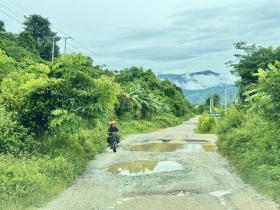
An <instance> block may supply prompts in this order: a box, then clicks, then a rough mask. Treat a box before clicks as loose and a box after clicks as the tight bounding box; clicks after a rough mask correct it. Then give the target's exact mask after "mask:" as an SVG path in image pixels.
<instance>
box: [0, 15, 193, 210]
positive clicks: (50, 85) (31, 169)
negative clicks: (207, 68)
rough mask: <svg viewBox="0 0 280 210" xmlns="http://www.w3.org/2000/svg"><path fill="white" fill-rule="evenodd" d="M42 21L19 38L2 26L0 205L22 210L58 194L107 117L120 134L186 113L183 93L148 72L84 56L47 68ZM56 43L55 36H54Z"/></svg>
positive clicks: (172, 121)
mask: <svg viewBox="0 0 280 210" xmlns="http://www.w3.org/2000/svg"><path fill="white" fill-rule="evenodd" d="M52 36H55V37H56V35H55V33H53V32H52V31H51V30H50V23H49V22H48V20H46V19H44V18H42V17H41V16H38V15H33V16H30V17H27V18H26V21H25V22H24V31H23V32H22V33H20V34H12V33H8V32H5V28H4V24H2V22H0V82H1V83H0V118H1V121H0V206H1V208H2V209H27V208H30V207H32V206H34V207H35V206H38V205H40V204H41V203H42V202H44V201H46V200H48V199H49V198H50V197H52V196H53V195H55V194H56V193H58V192H59V191H61V190H62V189H63V188H64V187H66V186H67V185H68V184H69V183H71V181H73V180H74V179H75V178H76V177H77V176H78V175H79V174H81V173H82V172H83V170H84V168H85V165H86V162H87V160H89V159H92V158H94V156H95V155H96V154H97V153H99V152H102V151H104V149H105V148H106V146H107V145H106V129H107V123H108V121H109V120H112V119H116V120H117V121H118V122H119V127H120V129H121V133H122V134H123V135H126V134H130V133H136V132H143V131H148V130H153V129H157V128H162V127H167V126H171V125H176V124H179V123H181V122H182V120H184V119H186V118H188V117H190V116H191V115H192V107H191V105H190V104H189V103H188V102H187V101H186V99H185V97H184V95H183V93H182V90H181V89H179V88H178V87H176V86H175V85H173V84H171V83H170V82H169V81H161V80H159V79H158V78H157V77H156V76H155V74H154V73H153V72H152V71H151V70H146V69H143V68H138V67H132V68H128V69H124V70H122V71H120V73H118V74H115V73H114V72H113V71H110V70H103V69H102V68H101V67H100V66H95V65H93V61H92V59H91V58H88V57H86V56H83V55H82V54H66V55H65V54H64V55H59V51H58V47H57V46H56V50H55V57H56V59H55V62H54V64H53V65H51V64H50V62H49V60H50V56H51V55H50V52H51V47H50V43H51V42H50V38H51V37H52ZM55 39H56V41H57V40H58V38H57V37H56V38H55Z"/></svg>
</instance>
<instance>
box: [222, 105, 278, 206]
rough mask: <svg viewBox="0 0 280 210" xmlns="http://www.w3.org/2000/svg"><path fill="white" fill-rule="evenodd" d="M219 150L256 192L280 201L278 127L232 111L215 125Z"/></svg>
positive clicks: (251, 115)
mask: <svg viewBox="0 0 280 210" xmlns="http://www.w3.org/2000/svg"><path fill="white" fill-rule="evenodd" d="M217 133H218V137H219V139H218V141H217V146H218V151H219V152H220V153H221V154H222V155H223V156H225V157H226V158H227V159H228V160H229V161H230V162H231V163H232V165H233V166H234V167H235V168H236V169H237V171H238V172H239V173H240V175H241V176H242V177H243V179H244V180H245V181H246V182H248V183H250V184H252V185H253V186H254V187H255V188H256V190H258V191H259V192H261V193H264V194H266V195H268V196H270V197H272V198H274V199H275V200H276V201H277V202H280V153H279V151H280V144H279V140H280V133H279V129H278V125H277V124H275V123H273V122H271V121H269V120H267V119H265V118H263V117H261V116H260V115H258V114H257V113H255V114H251V113H250V114H246V113H244V112H243V111H238V110H236V109H235V108H232V109H230V110H229V112H228V114H227V116H226V117H224V118H222V119H221V120H220V121H219V122H218V126H217Z"/></svg>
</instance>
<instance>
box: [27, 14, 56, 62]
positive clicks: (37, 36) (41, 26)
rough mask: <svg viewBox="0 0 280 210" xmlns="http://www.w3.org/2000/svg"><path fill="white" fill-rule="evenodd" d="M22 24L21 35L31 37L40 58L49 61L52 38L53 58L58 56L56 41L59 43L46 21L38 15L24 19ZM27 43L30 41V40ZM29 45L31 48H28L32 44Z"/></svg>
mask: <svg viewBox="0 0 280 210" xmlns="http://www.w3.org/2000/svg"><path fill="white" fill-rule="evenodd" d="M23 24H24V32H23V33H28V34H30V35H31V37H32V38H33V39H34V40H35V42H36V44H37V48H38V51H39V54H40V56H41V58H43V59H45V60H51V58H52V41H53V37H55V49H54V56H55V57H57V56H58V54H59V47H58V45H57V41H59V37H58V36H57V35H56V33H55V32H53V31H52V30H51V23H50V22H49V20H48V19H46V18H43V17H42V16H40V15H36V14H34V15H31V16H29V17H25V21H24V23H23ZM25 37H26V36H25ZM27 38H28V37H27ZM28 41H30V39H29V40H28ZM31 45H32V46H29V48H32V47H33V44H31Z"/></svg>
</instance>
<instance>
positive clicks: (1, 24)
mask: <svg viewBox="0 0 280 210" xmlns="http://www.w3.org/2000/svg"><path fill="white" fill-rule="evenodd" d="M5 31H6V29H5V23H4V22H3V21H2V20H0V32H5Z"/></svg>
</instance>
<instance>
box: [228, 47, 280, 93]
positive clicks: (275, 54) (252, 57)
mask: <svg viewBox="0 0 280 210" xmlns="http://www.w3.org/2000/svg"><path fill="white" fill-rule="evenodd" d="M235 48H236V49H237V50H241V51H243V53H242V54H236V55H235V57H236V62H234V61H229V62H228V64H229V66H230V67H232V68H233V69H232V73H233V74H235V75H237V76H238V77H240V81H239V85H240V92H241V94H243V93H244V92H245V91H246V89H247V86H248V85H250V84H252V83H256V82H257V80H258V78H257V77H256V76H254V75H253V74H254V73H257V72H258V69H259V68H264V69H265V68H266V67H267V65H268V64H270V63H274V62H275V61H276V60H280V47H278V48H275V49H274V48H272V47H267V48H265V47H261V46H256V45H251V46H249V45H247V43H246V42H238V43H236V44H235Z"/></svg>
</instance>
